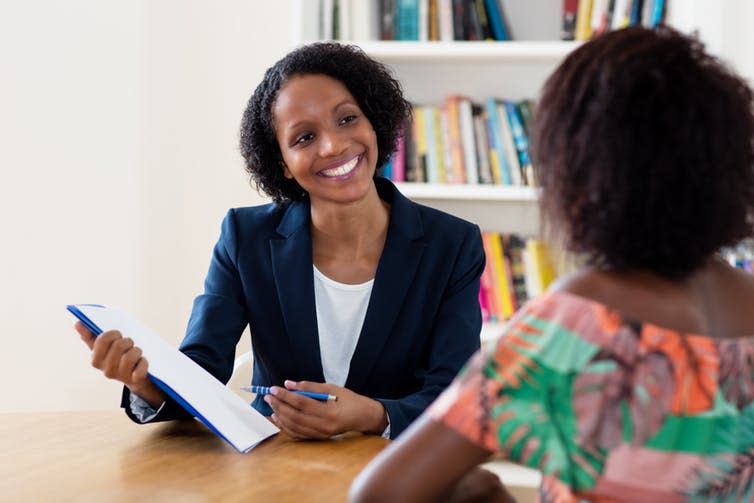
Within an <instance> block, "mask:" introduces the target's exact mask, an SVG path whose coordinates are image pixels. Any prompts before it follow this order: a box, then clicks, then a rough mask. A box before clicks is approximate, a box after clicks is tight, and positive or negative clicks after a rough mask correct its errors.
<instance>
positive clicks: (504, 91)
mask: <svg viewBox="0 0 754 503" xmlns="http://www.w3.org/2000/svg"><path fill="white" fill-rule="evenodd" d="M354 1H359V2H364V4H367V0H354ZM666 2H667V7H666V17H665V19H666V22H667V23H668V24H670V25H673V26H675V27H676V28H678V29H680V30H681V31H684V32H697V33H699V35H700V38H701V39H702V40H703V41H705V42H706V43H707V44H708V46H709V47H710V48H711V49H713V50H714V48H715V47H716V46H719V45H720V40H721V37H720V33H721V29H720V26H719V24H720V23H719V20H720V19H721V17H720V13H721V11H722V7H721V6H720V2H713V1H712V0H666ZM320 4H322V5H325V4H327V0H321V1H319V2H318V1H316V0H298V1H297V2H296V10H295V14H296V16H295V18H294V23H293V26H294V33H295V37H294V39H295V42H296V43H297V44H301V43H306V42H310V41H314V40H317V39H318V36H319V28H320V25H319V6H320ZM501 4H502V5H503V6H504V10H505V15H506V18H507V22H508V25H509V28H510V32H511V35H512V38H513V40H511V41H504V42H492V41H383V40H376V39H377V38H378V36H377V20H378V19H379V18H378V13H377V11H378V9H377V5H378V1H377V0H368V5H369V8H368V9H371V10H370V12H369V16H371V17H370V25H371V28H370V30H371V32H370V33H371V36H370V37H366V38H363V37H362V38H361V39H358V40H350V39H346V40H344V42H346V43H353V44H356V45H358V46H360V47H361V48H362V49H364V51H365V52H366V53H367V54H369V55H370V56H372V57H373V58H375V59H377V60H379V61H381V62H382V63H384V64H386V65H387V66H389V67H390V68H392V70H393V71H394V74H395V75H396V77H397V78H398V79H399V80H400V82H401V84H402V86H403V89H404V93H405V95H406V97H407V98H408V99H409V101H411V102H412V103H414V104H417V105H441V104H443V102H444V101H445V99H446V97H447V96H449V95H452V94H461V95H464V96H467V97H468V98H470V99H471V100H472V101H474V102H476V103H484V100H485V99H486V98H487V97H490V96H494V97H497V98H502V99H506V100H514V101H518V100H522V99H534V100H535V102H536V99H537V98H538V95H539V92H540V89H541V87H542V85H543V84H544V82H545V80H546V78H547V77H548V75H549V74H550V73H551V72H552V71H553V70H554V69H555V67H556V66H557V65H558V64H559V63H560V62H561V61H562V60H563V59H564V58H565V56H566V55H568V54H569V53H570V52H571V51H573V50H574V49H576V48H577V47H578V46H579V45H580V44H581V43H582V42H576V41H561V40H559V39H560V36H561V25H562V14H561V8H562V5H563V2H562V0H502V1H501ZM351 5H353V4H351ZM350 8H352V7H349V9H350ZM362 33H364V32H363V31H362ZM398 186H399V189H400V190H401V192H402V193H404V194H405V195H406V196H408V197H409V198H411V199H413V200H415V201H417V202H420V203H422V204H426V205H428V206H432V207H435V208H438V209H441V210H443V211H446V212H448V213H451V214H454V215H457V216H459V217H461V218H464V219H466V220H469V221H472V222H474V223H476V224H477V225H479V226H480V228H481V229H482V230H487V231H496V232H501V233H515V234H519V235H522V236H537V235H538V234H539V231H540V215H539V208H538V204H537V195H538V194H537V190H536V189H534V188H532V187H520V186H509V185H483V184H428V183H406V182H404V183H399V184H398ZM499 328H500V326H499V325H492V324H491V325H485V330H484V332H483V338H484V337H488V336H491V335H494V334H495V333H496V332H498V331H499Z"/></svg>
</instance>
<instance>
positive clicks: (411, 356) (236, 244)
mask: <svg viewBox="0 0 754 503" xmlns="http://www.w3.org/2000/svg"><path fill="white" fill-rule="evenodd" d="M409 113H410V107H409V104H408V103H407V102H406V100H405V99H404V97H403V94H402V92H401V87H400V85H399V84H398V82H397V81H396V80H395V79H394V78H393V77H392V76H391V74H390V72H389V71H388V70H387V69H386V68H385V67H384V66H382V65H381V64H379V63H377V62H375V61H373V60H372V59H370V58H369V57H367V56H366V55H365V54H364V53H363V52H362V51H361V50H359V49H358V48H356V47H353V46H347V45H340V44H335V43H317V44H312V45H307V46H303V47H301V48H299V49H296V50H295V51H293V52H292V53H290V54H288V55H287V56H285V57H284V58H283V59H281V60H280V61H278V62H277V63H275V65H273V66H272V67H271V68H270V69H269V70H268V71H267V72H266V74H265V78H264V80H263V81H262V82H261V83H260V84H259V86H258V87H257V89H256V90H255V91H254V93H253V95H252V96H251V99H250V100H249V104H248V106H247V109H246V111H245V113H244V116H243V121H242V125H241V153H242V155H243V157H244V159H245V161H246V169H247V171H248V172H249V174H250V176H251V179H252V181H253V182H254V184H255V185H256V186H257V188H258V189H261V190H262V191H264V192H265V193H267V194H268V195H269V196H270V197H272V199H273V200H274V202H273V203H271V204H267V205H262V206H256V207H250V208H236V209H231V210H230V211H229V212H228V214H227V216H226V218H225V220H224V221H223V223H222V229H221V235H220V239H219V241H218V243H217V245H216V246H215V249H214V253H213V256H212V261H211V263H210V268H209V272H208V274H207V279H206V281H205V291H204V293H203V294H201V295H199V296H198V297H197V298H196V300H195V302H194V307H193V312H192V315H191V319H190V321H189V325H188V330H187V333H186V337H185V339H184V341H183V343H182V344H181V350H182V351H183V352H185V353H186V354H187V355H188V356H189V357H190V358H192V359H194V360H195V361H196V362H198V363H199V364H200V365H202V366H203V367H204V368H206V369H207V370H208V371H209V372H211V373H212V374H213V375H214V376H216V377H217V378H218V379H220V380H221V381H223V382H226V381H227V380H228V379H229V377H230V375H231V372H232V366H233V355H234V353H235V346H236V344H237V343H238V341H239V338H240V336H241V333H242V332H243V330H244V328H245V327H246V326H247V325H249V326H250V328H251V334H252V335H251V337H252V351H253V353H254V369H253V376H252V379H251V381H252V384H254V385H257V386H269V387H271V390H270V393H269V394H266V395H264V396H257V397H256V399H255V400H254V402H253V404H252V405H253V406H254V407H255V408H256V409H258V410H259V411H260V412H262V413H263V414H265V415H271V417H272V419H273V421H275V423H276V424H277V425H278V426H279V427H280V428H281V429H282V430H284V431H285V432H286V433H288V434H290V435H291V436H292V437H294V438H327V437H330V436H332V435H336V434H340V433H343V432H346V431H360V432H364V433H373V434H381V435H383V436H386V437H395V436H396V435H398V434H399V433H400V432H402V431H403V430H404V429H405V428H406V427H407V426H408V425H409V423H411V421H413V420H414V419H415V418H416V417H417V416H418V415H419V414H420V413H421V412H422V411H423V410H424V409H425V408H426V407H427V406H428V405H429V404H430V403H431V402H432V401H433V400H434V399H435V398H436V397H437V396H438V394H439V393H440V392H441V391H442V390H443V389H444V388H445V387H446V386H447V385H448V384H449V383H450V382H451V380H452V378H453V376H454V375H455V373H456V372H458V370H459V369H460V368H461V366H462V365H463V363H464V362H465V361H466V360H467V359H468V358H469V357H470V355H471V354H473V352H474V351H475V350H476V349H478V347H479V332H480V329H481V313H480V309H479V304H478V293H479V278H480V275H481V272H482V270H483V268H484V253H483V250H482V243H481V238H480V233H479V229H478V227H477V226H475V225H473V224H470V223H468V222H465V221H463V220H461V219H458V218H456V217H453V216H450V215H447V214H445V213H442V212H439V211H437V210H434V209H431V208H427V207H424V206H421V205H418V204H415V203H413V202H411V201H409V200H408V199H406V198H405V197H404V196H403V195H402V194H400V192H398V190H397V189H396V187H395V186H394V185H393V184H391V183H390V182H389V181H388V180H386V179H384V178H381V177H380V176H379V172H380V168H381V167H382V165H383V164H384V163H385V161H386V160H387V159H388V157H389V155H390V154H391V152H392V151H393V150H394V149H395V144H396V140H397V137H398V131H399V126H400V124H401V123H402V122H403V121H404V120H405V119H406V118H407V117H408V115H409ZM79 331H80V332H81V334H82V337H83V338H84V340H85V341H86V342H87V343H88V344H89V345H90V346H91V347H92V349H93V352H94V355H93V361H94V362H95V366H97V367H98V368H100V369H102V371H103V372H104V373H105V375H107V376H109V377H112V378H115V379H118V380H120V381H122V382H123V383H124V384H126V388H125V389H124V393H123V406H124V408H125V409H126V412H127V414H128V415H129V417H131V418H132V419H134V420H136V421H138V422H151V421H161V420H166V419H173V418H179V417H184V416H185V415H186V414H187V413H186V412H185V411H183V410H182V409H181V408H180V407H179V406H178V404H176V403H174V402H172V401H171V400H170V398H167V397H165V396H163V395H162V393H161V392H160V391H159V390H157V389H156V388H155V387H154V386H153V385H152V384H151V383H150V381H149V380H148V379H147V378H146V371H147V368H148V364H147V362H146V361H145V360H144V359H142V358H141V354H140V352H139V350H138V348H135V347H133V344H132V343H131V342H130V341H128V340H125V339H122V338H121V336H120V334H118V333H117V332H111V333H108V334H104V335H102V336H100V337H98V338H97V339H96V340H94V339H92V338H91V335H90V334H89V333H88V332H86V330H85V329H83V327H79ZM293 390H296V391H311V392H317V393H327V394H329V395H334V396H337V400H332V401H327V402H321V401H317V400H314V399H311V398H308V397H306V396H302V395H301V394H298V393H293V392H292V391H293Z"/></svg>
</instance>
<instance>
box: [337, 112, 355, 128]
mask: <svg viewBox="0 0 754 503" xmlns="http://www.w3.org/2000/svg"><path fill="white" fill-rule="evenodd" d="M356 119H357V116H356V115H353V114H351V115H346V116H345V117H343V118H342V119H340V121H338V124H339V125H341V126H344V125H346V124H348V123H349V122H353V121H355V120H356Z"/></svg>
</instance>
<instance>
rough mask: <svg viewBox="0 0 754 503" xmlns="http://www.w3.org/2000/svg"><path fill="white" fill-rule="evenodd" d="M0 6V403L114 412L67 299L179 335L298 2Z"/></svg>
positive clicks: (743, 29) (238, 182)
mask: <svg viewBox="0 0 754 503" xmlns="http://www.w3.org/2000/svg"><path fill="white" fill-rule="evenodd" d="M679 1H680V0H679ZM684 1H692V0H684ZM693 1H694V2H695V3H696V5H698V6H699V7H698V9H700V10H701V11H704V9H708V8H709V6H710V5H711V3H710V2H714V3H716V2H717V1H718V0H693ZM726 2H727V3H726V7H727V8H726V10H725V11H724V12H723V13H722V15H720V14H719V12H718V14H717V15H716V16H706V15H705V16H703V17H705V18H706V20H707V26H705V29H704V30H703V32H705V33H709V34H711V35H710V36H711V37H712V38H714V41H713V42H712V44H711V45H712V46H713V47H712V48H713V49H715V50H716V51H719V52H720V53H721V54H722V55H723V56H724V57H725V58H726V59H728V60H730V61H731V62H732V63H733V64H734V66H735V67H736V68H737V69H738V70H739V71H741V72H743V73H744V74H745V75H746V76H747V77H748V78H749V79H750V80H752V81H754V59H752V58H751V56H750V54H747V53H746V52H747V51H748V48H751V47H754V32H752V31H751V30H747V28H748V27H749V26H750V25H751V21H752V20H754V2H750V0H726ZM0 12H2V15H1V16H0V61H2V75H1V76H0V173H2V175H3V176H2V182H0V229H1V230H2V236H3V238H2V242H0V271H1V273H0V282H1V283H0V334H2V335H1V336H0V337H2V341H3V343H4V351H3V363H2V365H0V382H1V383H2V391H3V400H2V401H0V411H19V410H56V409H57V410H61V409H71V408H74V409H96V408H112V407H115V406H116V403H117V399H118V392H119V389H120V386H118V385H117V384H116V383H113V382H109V381H107V380H106V379H104V378H102V377H101V376H100V375H98V373H97V372H96V371H95V370H93V369H91V367H90V366H89V355H88V351H87V350H86V348H85V347H84V346H83V344H82V343H81V342H80V341H79V340H78V338H77V336H76V334H75V333H74V332H73V330H72V329H71V325H72V324H73V322H72V319H71V317H70V316H69V315H68V313H67V312H66V311H65V310H64V306H65V304H67V303H71V302H100V303H105V304H109V305H117V306H121V307H124V308H127V309H129V310H131V311H132V312H134V313H135V314H137V315H138V316H139V317H140V318H142V319H143V320H144V321H145V322H147V323H148V324H149V325H151V326H152V327H153V328H155V329H157V330H158V331H159V332H160V333H162V334H163V335H165V337H167V338H169V339H170V340H171V341H173V342H175V343H177V342H178V341H179V340H180V338H181V337H182V334H183V330H184V328H185V323H186V320H187V317H188V314H189V311H190V308H191V301H192V299H193V297H194V295H196V293H198V292H199V291H200V289H201V286H202V285H201V282H202V279H203V277H204V274H205V272H206V267H207V265H208V260H209V256H210V251H211V247H212V245H213V244H214V242H215V240H216V238H217V234H218V230H219V223H220V220H221V218H222V216H223V214H224V213H225V211H226V210H227V208H229V207H231V206H238V205H245V204H254V203H256V202H258V201H260V198H259V197H258V196H256V195H255V194H254V193H253V191H252V190H251V189H250V188H249V186H248V184H247V183H246V179H245V177H244V175H243V171H242V168H241V162H240V156H239V155H238V148H237V139H238V133H237V129H238V125H239V121H240V115H241V112H242V110H243V107H244V104H245V102H246V100H247V99H248V96H249V94H250V93H251V91H252V90H253V88H254V87H255V86H256V84H257V83H258V81H259V80H260V78H261V76H262V73H263V71H264V69H265V68H266V67H267V66H269V65H270V64H271V63H272V62H274V61H275V60H276V59H277V58H278V57H280V56H282V55H283V54H284V53H285V52H286V51H287V50H288V48H289V47H290V44H291V40H292V39H293V34H292V29H291V24H290V23H291V22H292V20H294V19H295V16H294V15H293V8H292V1H291V0H286V1H282V0H276V1H258V0H251V1H249V0H224V1H222V2H212V1H210V0H204V1H202V0H129V1H115V0H59V1H56V0H24V1H23V2H22V1H17V0H16V1H14V0H0Z"/></svg>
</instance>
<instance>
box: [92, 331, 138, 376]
mask: <svg viewBox="0 0 754 503" xmlns="http://www.w3.org/2000/svg"><path fill="white" fill-rule="evenodd" d="M141 356H142V352H141V349H140V348H138V347H136V346H134V342H133V340H132V339H130V338H128V337H123V336H122V335H121V334H120V332H118V331H117V330H111V331H108V332H105V333H103V334H102V335H100V336H98V337H96V338H95V340H94V342H93V344H92V366H93V367H95V368H97V369H99V370H101V371H102V373H103V374H105V376H106V377H108V378H110V379H116V380H118V381H120V382H122V383H124V384H126V385H130V384H143V383H144V382H145V381H146V379H147V368H148V364H147V361H146V360H145V359H144V358H142V357H141Z"/></svg>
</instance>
